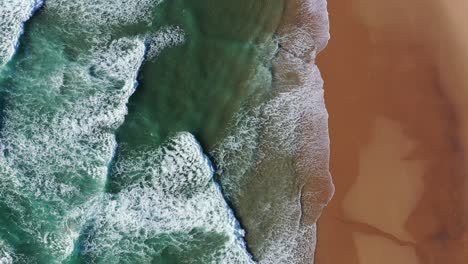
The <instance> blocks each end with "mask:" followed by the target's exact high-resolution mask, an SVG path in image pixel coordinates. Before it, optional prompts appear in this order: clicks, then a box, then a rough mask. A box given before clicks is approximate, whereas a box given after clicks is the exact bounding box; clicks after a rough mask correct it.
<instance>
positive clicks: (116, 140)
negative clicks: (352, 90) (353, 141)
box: [0, 0, 320, 264]
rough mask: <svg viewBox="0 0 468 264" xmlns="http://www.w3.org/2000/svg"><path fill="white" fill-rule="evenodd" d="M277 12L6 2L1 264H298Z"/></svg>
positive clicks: (240, 5) (182, 2)
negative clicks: (277, 70) (278, 72)
mask: <svg viewBox="0 0 468 264" xmlns="http://www.w3.org/2000/svg"><path fill="white" fill-rule="evenodd" d="M39 7H40V8H39ZM284 8H285V2H284V0H239V1H227V0H117V1H116V0H82V1H68V0H47V1H45V3H43V2H42V1H35V0H7V1H4V2H2V3H1V4H0V11H2V12H3V13H4V14H2V15H0V45H1V48H0V263H161V264H162V263H254V262H255V261H258V262H260V263H287V262H290V263H295V262H297V260H296V259H295V258H294V257H295V256H293V255H294V254H295V253H294V254H293V253H291V252H290V251H288V250H286V249H285V248H295V247H296V246H295V245H293V244H290V243H292V242H291V241H289V240H288V239H286V238H285V236H290V235H291V236H293V237H298V236H300V237H303V238H304V239H306V240H307V241H309V240H313V235H311V234H312V233H313V232H315V231H314V228H315V227H314V226H307V228H306V230H303V228H302V227H300V228H299V229H298V227H297V226H296V225H295V223H297V222H298V221H297V219H298V218H299V217H300V216H299V214H300V212H299V211H300V205H299V206H298V203H299V201H298V199H300V191H299V189H298V184H299V183H298V182H299V179H298V178H297V175H296V172H295V168H294V166H293V165H292V164H293V163H294V153H293V152H294V149H293V148H294V146H295V145H297V143H296V142H295V140H296V139H293V138H294V137H295V136H294V133H296V132H297V131H296V130H297V127H296V125H295V124H296V122H297V121H298V120H300V119H301V118H302V117H303V115H304V112H303V109H308V108H307V106H306V105H305V104H307V103H310V101H301V100H300V99H301V98H309V99H311V98H315V97H314V96H315V94H313V95H312V96H309V94H307V93H305V94H302V93H301V92H300V91H299V93H292V94H289V93H288V90H287V89H285V90H284V91H283V90H282V89H283V88H284V87H289V86H290V84H288V83H281V81H279V80H278V78H275V72H274V71H275V70H274V67H273V61H274V58H275V57H276V56H277V52H278V41H277V38H278V36H276V35H275V31H276V29H277V27H278V25H279V23H280V20H281V17H282V14H283V11H284ZM292 68H294V67H292ZM314 78H315V77H314ZM278 87H279V88H278ZM281 87H283V88H281ZM304 95H306V96H304ZM318 95H320V93H319V94H318ZM298 98H299V100H298ZM290 106H292V107H290ZM271 131H274V133H272V132H271ZM290 148H292V149H290ZM265 175H267V176H269V178H268V177H267V178H265V177H266V176H265ZM299 185H300V184H299ZM231 206H232V207H231ZM244 229H245V230H246V231H247V234H246V233H245V231H244ZM296 229H297V230H296ZM311 232H312V233H311ZM278 234H280V236H278ZM278 243H280V244H281V247H278V246H277V244H278ZM294 252H296V251H294ZM275 254H282V259H281V258H277V259H276V260H275V258H276V255H275ZM284 259H287V260H288V261H287V262H284Z"/></svg>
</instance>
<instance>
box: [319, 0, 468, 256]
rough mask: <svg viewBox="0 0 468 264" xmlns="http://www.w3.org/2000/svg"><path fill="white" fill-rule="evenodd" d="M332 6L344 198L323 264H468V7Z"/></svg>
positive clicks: (331, 102)
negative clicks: (466, 228)
mask: <svg viewBox="0 0 468 264" xmlns="http://www.w3.org/2000/svg"><path fill="white" fill-rule="evenodd" d="M465 2H466V1H465ZM328 5H329V13H330V27H331V37H332V38H331V41H330V42H329V44H328V46H327V48H326V49H325V51H324V52H323V53H322V54H321V55H319V57H318V66H319V68H320V70H321V71H322V75H323V78H324V80H325V93H326V102H327V108H328V111H329V114H330V120H329V126H330V137H331V147H332V149H331V172H332V176H333V180H334V183H335V187H336V192H335V196H334V198H333V200H332V202H331V203H330V204H329V205H328V207H327V208H326V209H325V211H324V214H323V215H322V217H321V219H320V221H319V225H318V234H319V236H318V249H317V255H316V264H342V263H343V264H344V263H346V264H356V263H360V264H376V263H378V264H386V263H389V264H390V263H392V264H394V263H398V264H413V263H414V264H416V263H422V264H433V263H434V264H442V263H450V264H462V263H468V258H467V253H466V247H467V246H468V244H467V242H468V239H467V238H468V235H467V232H466V230H465V227H466V226H467V224H468V221H467V219H468V218H467V211H468V202H467V197H468V196H467V191H468V186H467V180H466V167H465V165H464V164H468V161H467V158H468V156H467V155H466V154H465V153H464V151H465V149H468V136H466V135H468V71H467V69H468V29H467V27H466V25H467V24H468V16H467V15H466V14H468V2H466V3H463V1H462V0H457V1H448V0H447V1H437V0H433V1H428V0H425V1H423V0H411V1H408V0H394V1H386V0H348V1H338V0H329V1H328Z"/></svg>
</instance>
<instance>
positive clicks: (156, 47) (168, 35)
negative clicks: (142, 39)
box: [147, 26, 185, 59]
mask: <svg viewBox="0 0 468 264" xmlns="http://www.w3.org/2000/svg"><path fill="white" fill-rule="evenodd" d="M184 42H185V33H184V31H183V30H182V29H181V28H180V27H176V26H170V27H165V28H161V29H159V30H158V31H156V32H155V33H152V34H150V35H149V36H148V37H147V43H148V52H147V57H148V59H152V58H154V57H156V56H157V55H159V53H160V52H161V51H162V50H163V49H165V48H167V47H172V46H176V45H179V44H182V43H184Z"/></svg>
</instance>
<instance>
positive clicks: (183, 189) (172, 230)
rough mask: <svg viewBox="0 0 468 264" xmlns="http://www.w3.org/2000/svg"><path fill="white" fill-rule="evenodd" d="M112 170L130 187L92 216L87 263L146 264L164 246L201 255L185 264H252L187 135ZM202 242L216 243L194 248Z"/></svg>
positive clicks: (140, 153)
mask: <svg viewBox="0 0 468 264" xmlns="http://www.w3.org/2000/svg"><path fill="white" fill-rule="evenodd" d="M116 167H117V168H118V169H117V174H116V177H124V178H125V182H131V183H130V185H129V186H128V187H127V188H124V189H123V190H122V191H121V192H120V193H118V194H116V195H114V196H112V195H108V196H106V197H105V198H104V202H103V203H100V204H99V206H97V208H96V209H95V211H93V213H92V215H93V216H92V218H91V221H90V223H91V226H92V228H91V229H90V231H88V233H87V238H86V240H85V241H84V242H83V251H82V253H83V254H84V255H86V256H87V257H89V258H91V261H93V262H99V263H111V262H112V263H116V262H121V261H124V260H125V261H132V260H133V261H135V260H138V261H139V262H151V260H152V259H154V257H155V256H158V255H159V254H161V252H162V251H163V250H165V249H167V248H168V247H173V248H179V250H181V251H180V252H179V254H191V251H190V250H195V251H196V247H197V246H198V247H200V246H201V247H203V251H205V252H206V253H204V254H202V255H200V256H197V255H195V254H194V255H192V256H191V257H192V258H193V259H192V260H191V261H194V262H196V261H198V262H201V263H253V261H252V260H251V259H250V256H249V254H248V253H247V251H246V250H245V246H244V244H243V242H242V236H243V232H242V231H241V230H239V229H237V227H236V226H237V224H236V220H235V218H234V216H233V214H232V212H231V211H230V209H229V207H228V206H227V204H226V202H225V201H224V198H223V196H222V194H221V192H220V190H219V188H217V186H216V185H215V183H214V182H213V181H212V176H213V170H212V168H211V165H210V162H209V160H208V159H207V157H206V156H205V155H204V154H203V153H202V150H201V148H200V145H199V144H198V142H196V140H195V138H194V137H193V136H192V135H191V134H189V133H179V134H177V135H175V136H174V137H173V138H172V139H171V140H170V142H169V143H168V144H166V145H165V146H164V147H162V148H160V149H156V150H144V151H137V152H134V153H132V154H130V155H129V156H127V157H125V158H123V159H121V160H118V161H117V164H116ZM128 177H131V178H133V179H129V178H128ZM203 236H207V237H210V238H209V239H213V236H217V237H219V238H218V240H217V241H216V242H211V243H210V242H205V243H206V244H201V245H197V243H200V242H197V241H203ZM219 239H221V241H220V240H219ZM192 247H194V248H195V249H193V248H192ZM210 247H211V248H210ZM195 251H194V252H195ZM187 256H190V255H187Z"/></svg>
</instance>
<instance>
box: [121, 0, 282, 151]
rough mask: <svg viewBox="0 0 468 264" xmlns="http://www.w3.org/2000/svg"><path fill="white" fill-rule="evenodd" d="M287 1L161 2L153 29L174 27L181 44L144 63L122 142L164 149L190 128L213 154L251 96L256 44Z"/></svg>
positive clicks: (272, 28) (267, 35)
mask: <svg viewBox="0 0 468 264" xmlns="http://www.w3.org/2000/svg"><path fill="white" fill-rule="evenodd" d="M283 1H284V0H273V1H266V0H241V1H216V0H207V1H201V0H200V1H193V0H176V1H166V2H165V3H163V4H162V5H160V6H158V12H156V13H155V14H156V17H155V21H154V22H153V24H154V26H155V27H156V28H158V27H163V26H170V25H177V26H179V27H181V28H182V29H183V30H184V32H185V38H186V42H185V43H184V44H183V45H180V46H177V47H172V48H168V49H165V50H164V51H163V52H162V53H161V54H160V55H159V56H158V57H157V58H155V59H154V60H151V61H148V62H146V63H145V64H144V66H143V67H142V70H141V75H140V78H139V83H140V86H139V87H138V91H137V92H136V94H135V95H134V96H132V98H131V99H130V103H129V115H128V116H127V117H126V121H125V124H124V125H123V126H122V127H121V128H120V129H119V131H118V141H119V143H121V144H126V145H131V146H138V145H143V144H148V143H151V144H155V145H159V144H161V142H162V141H164V139H166V138H167V137H168V136H169V135H171V134H172V133H174V132H177V131H189V132H191V133H193V134H194V135H195V136H196V137H197V139H198V140H200V141H201V143H202V144H203V145H204V147H206V148H207V149H210V148H211V147H212V146H213V144H214V143H215V142H216V140H217V139H219V137H220V135H221V134H222V132H223V130H224V129H225V128H226V124H227V122H228V121H229V120H231V118H232V115H233V113H234V112H236V111H237V110H238V108H239V104H240V103H241V101H242V99H243V98H245V97H246V96H247V95H249V93H250V90H249V88H250V85H249V79H250V78H251V77H252V73H253V71H254V69H255V67H256V65H257V64H258V63H259V58H260V57H261V56H262V54H261V53H262V52H263V51H262V49H260V48H259V45H260V44H262V43H263V42H265V41H266V40H267V39H268V38H270V37H271V36H272V35H273V33H274V31H275V30H276V27H277V25H278V23H279V19H280V17H281V14H282V11H283Z"/></svg>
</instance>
